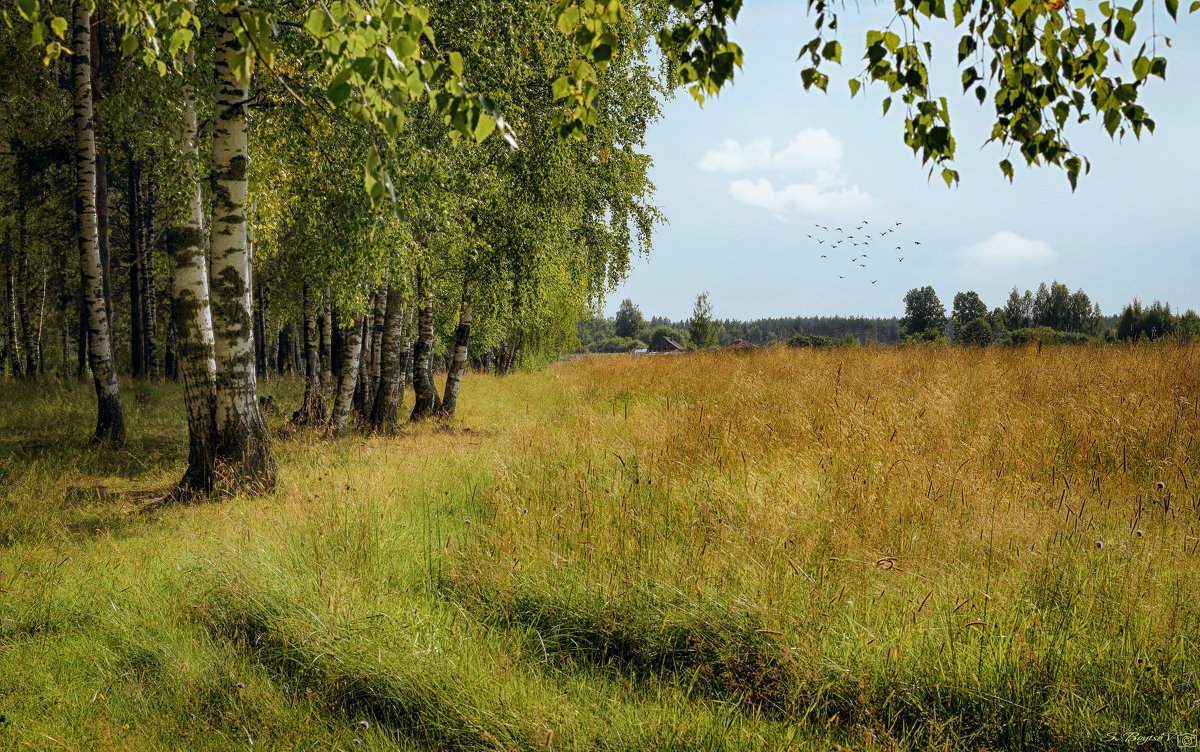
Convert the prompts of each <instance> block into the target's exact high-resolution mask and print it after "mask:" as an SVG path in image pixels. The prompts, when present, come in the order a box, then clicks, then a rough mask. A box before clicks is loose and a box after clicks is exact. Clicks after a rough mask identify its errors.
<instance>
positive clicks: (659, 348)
mask: <svg viewBox="0 0 1200 752" xmlns="http://www.w3.org/2000/svg"><path fill="white" fill-rule="evenodd" d="M648 349H649V351H650V352H651V353H681V352H683V351H684V347H683V345H681V344H679V343H678V342H676V341H675V340H673V339H671V338H670V337H668V336H666V335H661V336H659V337H658V338H657V339H655V340H654V341H653V342H651V343H650V347H649V348H648Z"/></svg>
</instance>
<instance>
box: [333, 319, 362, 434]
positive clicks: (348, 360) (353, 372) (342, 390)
mask: <svg viewBox="0 0 1200 752" xmlns="http://www.w3.org/2000/svg"><path fill="white" fill-rule="evenodd" d="M362 333H363V327H362V325H361V324H358V323H351V325H350V326H349V327H348V328H347V329H346V355H345V357H344V358H342V370H341V373H340V374H339V380H338V388H337V398H336V399H335V400H334V402H333V415H332V422H331V425H330V432H331V433H332V434H333V435H334V436H341V435H342V434H344V433H345V432H346V423H347V421H349V419H350V407H351V404H352V403H353V401H354V387H355V382H356V381H357V380H358V377H359V373H358V372H359V358H360V356H361V355H362V349H363V348H362V341H363V336H362Z"/></svg>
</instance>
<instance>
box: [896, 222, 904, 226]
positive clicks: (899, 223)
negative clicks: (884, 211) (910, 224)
mask: <svg viewBox="0 0 1200 752" xmlns="http://www.w3.org/2000/svg"><path fill="white" fill-rule="evenodd" d="M902 224H904V223H903V222H897V223H896V226H897V227H899V226H900V225H902Z"/></svg>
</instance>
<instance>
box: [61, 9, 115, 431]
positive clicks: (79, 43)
mask: <svg viewBox="0 0 1200 752" xmlns="http://www.w3.org/2000/svg"><path fill="white" fill-rule="evenodd" d="M73 40H74V44H75V48H76V51H75V55H74V56H73V58H72V74H73V79H74V84H75V164H76V171H77V173H76V191H77V193H78V202H77V206H78V208H79V269H80V274H81V275H82V277H83V284H82V287H83V301H84V305H85V306H86V308H87V326H88V342H89V345H88V360H89V362H90V363H91V367H92V380H93V382H94V384H95V388H96V403H97V404H96V411H97V416H96V430H95V431H94V432H93V433H92V440H93V441H112V442H122V441H124V440H125V412H124V408H123V406H122V405H121V392H120V390H119V389H118V387H117V369H116V366H115V364H114V363H113V356H112V339H111V335H110V332H109V320H108V311H107V310H106V309H105V305H104V280H103V268H102V266H101V262H100V237H99V234H98V230H97V226H96V142H95V132H94V122H93V119H92V72H91V47H92V45H91V15H90V14H89V13H88V7H87V4H86V3H85V2H84V1H83V0H77V2H76V3H75V27H74V33H73Z"/></svg>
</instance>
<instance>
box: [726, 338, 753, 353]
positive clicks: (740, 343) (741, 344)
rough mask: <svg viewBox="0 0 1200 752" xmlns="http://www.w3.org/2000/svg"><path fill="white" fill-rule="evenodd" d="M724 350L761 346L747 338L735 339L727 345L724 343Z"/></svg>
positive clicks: (748, 348)
mask: <svg viewBox="0 0 1200 752" xmlns="http://www.w3.org/2000/svg"><path fill="white" fill-rule="evenodd" d="M722 349H724V350H761V349H762V348H761V347H759V346H758V345H756V344H754V343H753V342H751V341H750V340H748V339H735V340H734V341H733V342H730V343H729V344H728V345H725V347H724V348H722Z"/></svg>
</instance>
